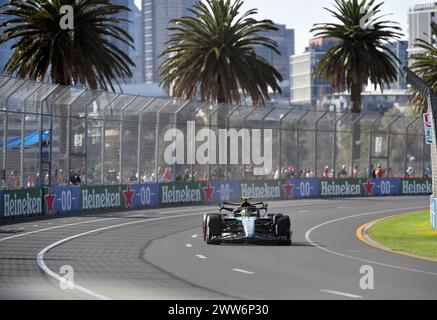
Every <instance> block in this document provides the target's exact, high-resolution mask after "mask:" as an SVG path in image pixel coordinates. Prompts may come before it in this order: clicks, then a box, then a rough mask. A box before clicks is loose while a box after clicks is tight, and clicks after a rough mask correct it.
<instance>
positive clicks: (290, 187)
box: [0, 178, 432, 219]
mask: <svg viewBox="0 0 437 320" xmlns="http://www.w3.org/2000/svg"><path fill="white" fill-rule="evenodd" d="M430 194H432V180H431V179H425V178H410V179H399V178H394V179H388V178H384V179H291V180H285V179H281V180H247V181H235V180H233V181H209V182H203V181H202V182H178V183H162V184H134V185H108V186H80V187H53V188H32V189H21V190H3V191H0V209H1V210H0V218H4V219H7V218H14V217H26V216H34V215H43V214H44V215H56V214H61V213H80V212H92V211H106V210H129V209H146V208H158V207H166V206H177V205H196V204H198V205H216V204H218V203H220V202H238V201H239V199H240V198H241V197H242V196H243V197H251V198H253V199H254V200H255V201H268V200H293V199H304V198H332V197H338V198H340V197H380V196H397V195H400V196H407V195H408V196H410V195H430Z"/></svg>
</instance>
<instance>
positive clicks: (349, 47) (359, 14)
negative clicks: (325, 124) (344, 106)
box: [311, 0, 401, 159]
mask: <svg viewBox="0 0 437 320" xmlns="http://www.w3.org/2000/svg"><path fill="white" fill-rule="evenodd" d="M383 4H384V2H380V3H376V0H335V4H334V7H335V10H331V9H328V8H325V9H326V10H327V11H329V12H330V13H332V15H333V16H334V17H335V18H336V19H337V20H338V21H339V23H323V24H315V25H314V27H313V29H312V30H311V32H314V33H315V36H316V37H332V38H336V39H339V40H340V41H339V43H338V44H337V45H335V46H333V47H332V48H331V49H330V50H328V52H327V53H326V54H325V55H324V57H323V58H322V59H321V61H320V62H319V64H318V65H317V68H316V70H315V73H314V76H316V77H317V76H322V77H323V78H324V79H330V80H331V83H332V87H333V88H334V90H336V91H343V90H344V89H347V90H348V91H350V94H351V107H350V111H351V113H352V116H351V118H352V122H353V123H354V124H355V125H354V127H353V130H352V131H353V133H352V135H353V137H352V141H353V142H352V143H353V148H352V156H353V158H354V159H356V158H357V156H359V154H360V148H359V146H358V145H357V141H359V140H360V135H361V129H360V125H359V123H358V122H356V120H357V118H358V114H359V113H360V112H361V94H362V91H363V87H364V86H365V85H367V83H368V82H369V80H370V82H371V83H372V84H373V85H374V86H375V89H377V87H378V86H379V87H380V89H381V90H384V88H385V87H386V84H387V85H388V84H389V83H391V82H393V81H394V80H396V79H397V76H398V69H397V66H396V62H397V61H399V59H398V58H397V57H396V55H395V54H394V53H393V52H392V51H391V50H390V49H388V48H387V47H386V46H385V44H386V43H387V42H391V41H394V40H397V39H399V37H400V36H401V33H400V31H401V28H400V27H399V26H398V25H397V24H396V23H394V22H391V21H385V20H381V18H382V17H383V16H381V15H379V14H380V12H381V6H382V5H383ZM371 11H373V16H370V18H369V20H368V21H365V20H367V19H366V18H367V16H369V15H368V14H366V13H369V12H371ZM363 22H367V23H365V24H363Z"/></svg>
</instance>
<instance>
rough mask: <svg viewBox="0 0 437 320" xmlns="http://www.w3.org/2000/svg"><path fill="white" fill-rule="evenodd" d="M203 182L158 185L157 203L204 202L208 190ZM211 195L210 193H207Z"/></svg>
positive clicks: (163, 204) (164, 204) (207, 186)
mask: <svg viewBox="0 0 437 320" xmlns="http://www.w3.org/2000/svg"><path fill="white" fill-rule="evenodd" d="M209 187H210V186H209V184H207V183H205V182H179V183H164V184H161V185H160V187H159V189H160V190H159V191H160V193H159V204H160V205H162V206H169V205H177V204H182V205H183V204H204V203H206V196H207V195H208V193H209V191H208V189H210V188H209ZM209 197H211V195H209Z"/></svg>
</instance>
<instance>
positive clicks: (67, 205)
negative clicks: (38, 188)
mask: <svg viewBox="0 0 437 320" xmlns="http://www.w3.org/2000/svg"><path fill="white" fill-rule="evenodd" d="M79 205H80V187H53V188H45V190H44V214H45V215H52V214H61V213H75V212H79V211H80V206H79Z"/></svg>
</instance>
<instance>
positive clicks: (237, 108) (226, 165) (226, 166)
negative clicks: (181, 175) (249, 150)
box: [191, 105, 242, 180]
mask: <svg viewBox="0 0 437 320" xmlns="http://www.w3.org/2000/svg"><path fill="white" fill-rule="evenodd" d="M240 108H242V106H241V105H240V106H237V107H236V108H235V109H234V110H232V111H231V112H230V113H229V114H228V115H227V116H226V121H225V122H226V130H229V119H230V118H231V116H232V115H233V114H234V113H235V112H237V111H238V110H240ZM227 145H228V143H227V140H226V164H225V176H226V180H228V170H229V169H228V165H229V164H228V162H229V161H228V158H229V154H228V150H229V148H228V147H227ZM191 171H192V170H191ZM191 173H193V172H191Z"/></svg>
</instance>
